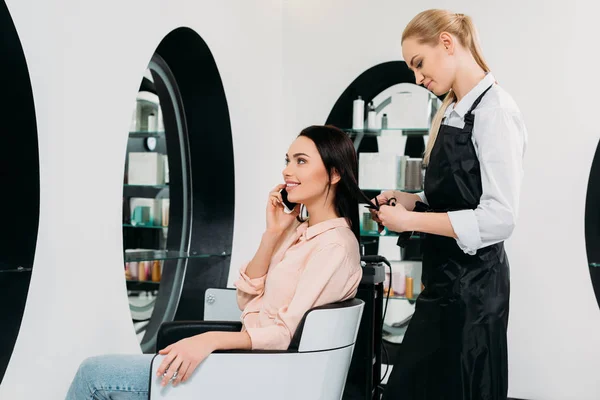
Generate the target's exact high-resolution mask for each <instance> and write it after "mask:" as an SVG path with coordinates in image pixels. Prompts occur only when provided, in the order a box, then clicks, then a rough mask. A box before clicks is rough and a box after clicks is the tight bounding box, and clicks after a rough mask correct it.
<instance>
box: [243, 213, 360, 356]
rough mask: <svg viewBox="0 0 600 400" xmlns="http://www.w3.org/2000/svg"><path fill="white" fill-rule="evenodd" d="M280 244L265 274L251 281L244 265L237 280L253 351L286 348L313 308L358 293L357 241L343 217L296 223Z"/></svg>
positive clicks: (244, 320) (245, 323)
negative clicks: (311, 222) (316, 222)
mask: <svg viewBox="0 0 600 400" xmlns="http://www.w3.org/2000/svg"><path fill="white" fill-rule="evenodd" d="M279 243H280V244H279V245H278V246H277V248H276V249H275V251H274V252H273V257H272V258H271V263H270V265H269V270H268V272H267V274H266V275H265V276H263V277H260V278H254V279H250V278H249V277H248V276H247V275H246V273H245V272H246V267H247V266H248V264H245V265H244V266H242V268H240V277H239V279H238V280H237V281H236V282H235V286H236V288H237V300H238V305H239V307H240V310H243V312H242V322H243V324H244V328H243V329H242V331H244V330H245V331H247V332H248V335H249V336H250V339H251V341H252V349H263V350H266V349H269V350H286V349H287V348H288V346H289V344H290V341H291V339H292V336H293V335H294V332H295V331H296V328H297V327H298V324H299V323H300V320H301V319H302V317H303V316H304V314H305V313H306V312H307V311H308V310H309V309H311V308H313V307H318V306H321V305H324V304H328V303H335V302H338V301H343V300H346V299H349V298H352V297H354V296H355V295H356V291H357V288H358V284H359V283H360V280H361V278H362V268H361V266H360V252H359V248H358V242H357V240H356V237H355V236H354V233H352V230H351V229H350V227H349V226H348V223H347V222H346V220H345V219H344V218H335V219H330V220H327V221H323V222H321V223H318V224H316V225H313V226H311V227H309V226H308V223H307V222H304V223H302V224H299V223H294V224H293V225H292V226H291V227H290V229H288V231H287V232H286V233H285V235H284V236H283V237H282V238H281V240H280V242H279Z"/></svg>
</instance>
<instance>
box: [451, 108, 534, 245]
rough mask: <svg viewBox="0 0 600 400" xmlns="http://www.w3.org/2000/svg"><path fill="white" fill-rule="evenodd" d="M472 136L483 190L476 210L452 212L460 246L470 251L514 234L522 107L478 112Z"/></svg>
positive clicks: (522, 149)
mask: <svg viewBox="0 0 600 400" xmlns="http://www.w3.org/2000/svg"><path fill="white" fill-rule="evenodd" d="M472 139H473V143H474V145H475V148H476V151H477V153H478V158H479V164H480V168H481V182H482V188H483V194H482V196H481V200H480V203H479V206H478V207H477V208H476V209H475V210H459V211H452V212H449V213H448V217H449V218H450V222H451V224H452V228H453V229H454V232H455V233H456V235H457V239H456V242H457V243H458V246H459V247H460V248H461V249H462V250H463V251H464V252H465V253H467V254H470V255H474V254H475V253H476V252H477V250H478V249H480V248H483V247H487V246H490V245H492V244H495V243H499V242H502V241H504V240H506V239H508V238H509V237H510V235H511V234H512V231H513V229H514V227H515V222H516V219H517V214H518V209H517V207H518V204H519V196H520V192H521V181H522V179H523V156H524V153H525V148H526V143H527V131H526V128H525V124H524V122H523V119H522V117H521V114H520V113H519V112H518V111H512V110H507V109H504V108H493V109H486V110H481V111H480V112H478V113H477V114H476V115H475V124H474V126H473V138H472Z"/></svg>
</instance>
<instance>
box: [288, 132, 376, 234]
mask: <svg viewBox="0 0 600 400" xmlns="http://www.w3.org/2000/svg"><path fill="white" fill-rule="evenodd" d="M300 136H304V137H307V138H309V139H310V140H312V141H313V142H314V144H315V146H317V150H318V151H319V155H320V156H321V159H322V160H323V164H324V165H325V169H326V170H327V175H328V176H329V180H331V176H332V175H333V173H334V172H336V171H337V173H338V174H339V175H340V181H339V182H338V184H337V190H336V192H335V204H334V205H335V209H336V212H337V213H338V215H339V216H340V217H343V218H346V220H347V221H348V224H349V225H350V229H352V232H354V235H355V236H356V240H358V241H359V242H360V225H359V222H358V203H359V202H360V203H367V204H370V205H372V203H371V201H370V200H369V198H368V197H367V196H366V195H365V194H364V193H363V192H362V191H361V190H360V188H359V187H358V157H357V156H356V151H355V150H354V144H353V143H352V140H350V137H348V135H347V134H346V133H345V132H344V131H342V130H341V129H338V128H336V127H335V126H331V125H325V126H321V125H313V126H309V127H308V128H306V129H304V130H303V131H302V132H300V134H299V135H298V137H300Z"/></svg>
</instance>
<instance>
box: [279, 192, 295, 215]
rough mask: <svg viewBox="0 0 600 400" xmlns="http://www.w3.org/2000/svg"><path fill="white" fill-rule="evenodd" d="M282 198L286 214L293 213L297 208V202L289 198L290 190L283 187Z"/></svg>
mask: <svg viewBox="0 0 600 400" xmlns="http://www.w3.org/2000/svg"><path fill="white" fill-rule="evenodd" d="M280 193H281V199H282V200H283V211H284V212H285V213H286V214H291V213H292V212H294V208H296V203H292V202H291V201H289V200H288V192H287V191H286V190H285V189H281V192H280Z"/></svg>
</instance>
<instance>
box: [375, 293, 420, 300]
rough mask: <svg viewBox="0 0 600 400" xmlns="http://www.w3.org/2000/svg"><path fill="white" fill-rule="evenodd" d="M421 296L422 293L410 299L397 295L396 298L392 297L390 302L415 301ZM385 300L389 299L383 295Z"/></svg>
mask: <svg viewBox="0 0 600 400" xmlns="http://www.w3.org/2000/svg"><path fill="white" fill-rule="evenodd" d="M419 294H420V293H415V294H414V295H413V297H411V298H408V297H406V296H396V295H394V296H390V300H402V301H407V300H408V301H415V300H417V297H419ZM385 299H387V295H386V294H384V295H383V300H385Z"/></svg>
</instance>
